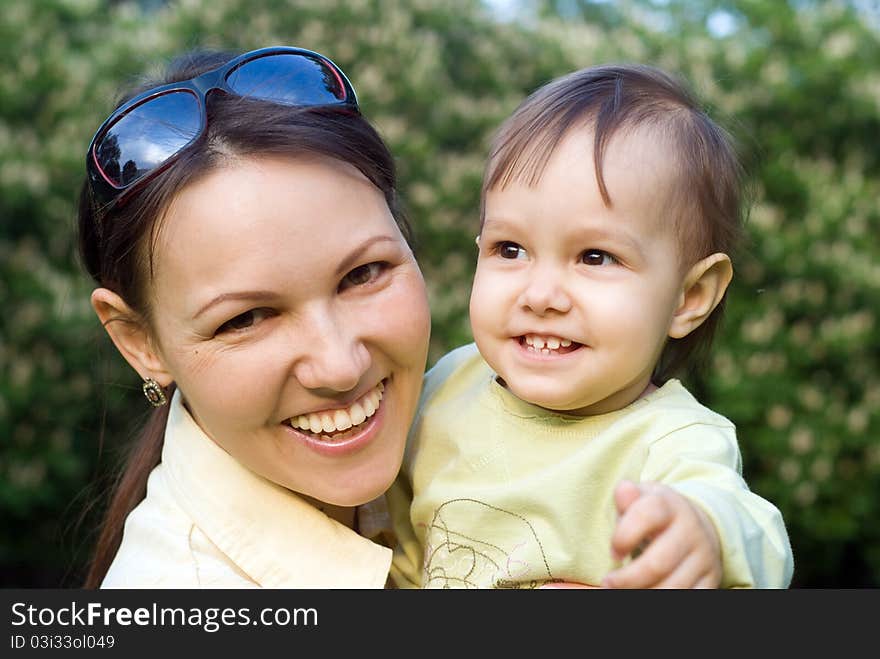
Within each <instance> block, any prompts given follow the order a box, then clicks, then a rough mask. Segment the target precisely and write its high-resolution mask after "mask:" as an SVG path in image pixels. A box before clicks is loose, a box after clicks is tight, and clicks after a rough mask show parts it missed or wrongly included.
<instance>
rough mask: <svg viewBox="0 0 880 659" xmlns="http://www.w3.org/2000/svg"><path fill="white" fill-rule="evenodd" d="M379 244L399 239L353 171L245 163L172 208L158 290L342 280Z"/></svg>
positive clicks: (373, 192)
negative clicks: (365, 247)
mask: <svg viewBox="0 0 880 659" xmlns="http://www.w3.org/2000/svg"><path fill="white" fill-rule="evenodd" d="M377 234H390V235H392V236H394V237H395V238H397V237H398V236H399V235H400V234H399V231H398V230H397V226H396V224H395V222H394V219H393V217H392V216H391V213H390V211H389V209H388V206H387V204H386V202H385V197H384V195H383V194H382V192H381V191H380V190H378V189H377V188H376V187H375V186H374V185H372V184H371V183H370V182H369V181H368V180H367V179H366V178H365V177H364V176H363V175H362V174H361V173H360V172H359V171H357V170H356V169H355V168H353V167H351V166H346V165H345V164H343V163H338V164H337V163H336V162H335V161H328V160H327V159H309V160H303V159H297V160H281V159H265V158H263V159H259V160H239V161H235V162H234V163H233V164H231V165H230V166H225V167H222V168H220V169H217V170H215V171H213V172H211V173H210V174H208V175H206V176H204V177H202V178H200V179H199V180H198V181H195V182H193V183H192V184H190V185H188V186H187V187H186V188H184V189H183V190H182V191H181V192H180V193H179V194H178V195H177V196H176V198H175V199H174V200H173V202H172V203H171V205H170V206H169V209H168V212H167V213H166V215H165V217H164V220H163V227H162V230H161V233H160V235H158V236H157V240H156V243H155V250H154V263H155V276H156V281H155V283H156V285H157V286H160V287H161V286H162V285H163V283H172V282H173V283H174V286H175V287H176V288H177V289H178V290H180V289H181V288H182V287H184V286H186V285H194V286H195V285H204V284H206V283H210V282H221V283H225V282H232V281H234V280H236V279H242V278H251V279H253V278H257V279H260V278H262V279H272V278H273V273H278V274H282V273H283V274H284V275H285V276H288V277H289V276H299V277H305V276H311V275H315V274H320V273H324V272H328V273H330V272H335V271H336V269H337V267H338V262H339V260H340V259H342V258H344V257H345V255H347V254H348V253H349V252H350V251H351V249H352V248H354V247H355V246H357V245H358V244H360V243H361V242H362V241H364V240H367V239H369V238H370V237H372V236H374V235H377ZM400 239H401V240H402V238H400ZM212 285H213V284H212Z"/></svg>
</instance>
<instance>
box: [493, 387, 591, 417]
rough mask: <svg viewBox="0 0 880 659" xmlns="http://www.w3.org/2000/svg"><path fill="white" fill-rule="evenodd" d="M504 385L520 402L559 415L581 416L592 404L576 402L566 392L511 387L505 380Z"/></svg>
mask: <svg viewBox="0 0 880 659" xmlns="http://www.w3.org/2000/svg"><path fill="white" fill-rule="evenodd" d="M502 383H503V384H504V385H505V386H506V387H507V389H509V390H510V391H511V393H513V394H514V395H515V396H516V397H517V398H519V399H520V400H523V401H525V402H527V403H531V404H532V405H537V406H538V407H543V408H544V409H545V410H548V411H550V412H556V413H558V414H573V415H576V416H580V414H579V413H578V410H579V409H581V408H583V407H587V406H588V405H589V404H590V403H591V401H579V400H576V399H574V398H573V397H572V396H571V394H570V393H569V392H566V391H561V392H553V391H547V390H546V389H540V388H538V389H533V388H530V387H521V386H516V385H514V386H511V385H510V384H509V383H508V382H507V381H506V380H503V378H502Z"/></svg>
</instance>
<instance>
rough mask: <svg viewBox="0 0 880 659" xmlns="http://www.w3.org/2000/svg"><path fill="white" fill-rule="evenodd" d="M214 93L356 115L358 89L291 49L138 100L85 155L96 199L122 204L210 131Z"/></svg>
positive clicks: (321, 61) (323, 61)
mask: <svg viewBox="0 0 880 659" xmlns="http://www.w3.org/2000/svg"><path fill="white" fill-rule="evenodd" d="M213 90H219V91H222V92H226V93H228V94H233V95H235V96H241V97H246V98H252V99H256V100H261V101H270V102H272V103H278V104H281V105H289V106H294V107H302V108H322V109H324V108H327V109H339V110H342V111H347V112H352V113H355V114H356V113H358V112H359V110H358V104H357V97H356V96H355V92H354V88H353V87H352V85H351V82H349V80H348V78H347V77H346V76H345V74H344V73H343V72H342V70H341V69H340V68H339V67H338V66H336V65H335V64H334V63H333V62H331V61H330V60H329V59H327V58H326V57H324V56H323V55H321V54H319V53H316V52H313V51H310V50H305V49H303V48H292V47H272V48H262V49H260V50H254V51H251V52H249V53H245V54H243V55H239V56H238V57H236V58H234V59H232V60H230V61H229V62H227V63H226V64H224V65H223V66H220V67H217V68H216V69H213V70H211V71H208V72H206V73H203V74H202V75H200V76H197V77H195V78H191V79H190V80H183V81H181V82H174V83H171V84H168V85H162V86H160V87H155V88H153V89H151V90H149V91H147V92H144V93H143V94H139V95H138V96H136V97H134V98H132V99H131V100H129V101H127V102H126V103H124V104H123V105H121V106H120V107H119V108H117V109H116V110H115V111H114V112H113V114H111V115H110V117H109V118H108V119H107V120H106V121H105V122H104V123H103V124H101V127H100V128H99V129H98V131H97V132H96V133H95V136H94V137H93V138H92V143H91V144H90V145H89V151H88V154H87V156H86V171H87V174H88V178H89V184H90V186H91V189H92V196H93V200H94V201H95V202H96V203H98V204H99V205H101V206H102V207H105V208H106V207H108V206H109V205H111V204H115V203H119V202H120V201H122V200H123V198H124V197H125V196H126V195H128V194H129V193H131V192H132V191H133V190H134V189H135V188H136V187H137V186H139V185H141V184H143V183H145V182H146V181H148V180H149V179H150V178H152V177H153V176H155V175H156V174H158V173H159V172H160V171H162V170H163V169H164V168H165V167H166V166H168V165H169V164H171V163H172V162H173V161H174V159H175V158H176V157H177V156H178V155H180V153H181V151H183V150H184V149H186V148H187V147H188V146H189V145H191V144H192V143H193V142H195V141H196V140H198V139H199V138H200V137H201V136H202V135H203V134H204V132H205V127H206V125H207V112H206V108H205V99H206V97H207V94H208V93H209V92H211V91H213Z"/></svg>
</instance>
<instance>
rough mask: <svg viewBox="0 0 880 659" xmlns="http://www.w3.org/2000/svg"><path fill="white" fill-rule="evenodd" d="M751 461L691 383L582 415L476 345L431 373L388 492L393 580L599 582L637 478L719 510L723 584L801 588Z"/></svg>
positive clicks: (440, 583) (482, 584)
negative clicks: (625, 488) (527, 389)
mask: <svg viewBox="0 0 880 659" xmlns="http://www.w3.org/2000/svg"><path fill="white" fill-rule="evenodd" d="M741 470H742V464H741V457H740V451H739V447H738V445H737V441H736V434H735V430H734V426H733V424H732V423H731V422H730V421H729V420H727V419H726V418H724V417H723V416H721V415H719V414H716V413H715V412H712V411H711V410H709V409H707V408H705V407H703V406H702V405H700V404H699V403H698V402H697V401H696V400H695V399H694V398H693V396H691V395H690V394H689V393H688V392H687V391H686V390H685V388H684V387H683V386H682V385H681V383H680V382H678V381H677V380H671V381H669V382H667V383H666V384H665V385H664V386H663V387H661V388H660V389H658V390H656V391H654V392H653V393H651V394H649V395H648V396H646V397H645V398H642V399H639V400H637V401H635V402H633V403H632V404H630V405H629V406H627V407H626V408H624V409H621V410H618V411H615V412H610V413H608V414H601V415H596V416H591V417H576V416H572V415H566V414H561V413H553V412H550V411H548V410H545V409H543V408H540V407H537V406H535V405H531V404H529V403H526V402H524V401H522V400H520V399H519V398H517V397H516V396H514V395H513V394H512V393H511V392H510V391H508V390H507V389H505V388H504V387H502V386H501V385H500V384H498V382H497V381H496V379H495V374H494V373H493V372H492V370H491V369H490V368H489V366H488V365H487V364H486V362H485V361H484V360H483V359H482V358H481V357H480V355H479V353H478V352H477V350H476V347H475V346H473V345H470V346H465V347H463V348H460V349H458V350H455V351H453V352H452V353H450V354H449V355H447V356H445V357H444V358H443V359H441V360H440V361H439V362H438V364H437V365H436V366H435V367H434V368H433V369H431V371H430V372H429V373H428V374H427V376H426V379H425V388H424V391H423V394H422V400H421V404H420V407H419V413H418V414H417V416H416V420H415V424H414V425H413V429H412V434H411V437H410V444H409V446H408V449H407V454H406V457H405V459H404V468H403V471H402V473H401V477H400V478H399V479H398V481H397V482H396V483H395V485H394V487H393V488H392V491H391V492H389V495H388V496H389V503H390V504H391V507H392V518H393V519H394V522H395V531H396V533H397V535H398V538H399V539H400V541H401V545H400V547H399V548H398V549H397V550H396V552H395V559H394V566H393V568H392V576H393V577H394V580H395V581H396V583H397V584H398V585H399V586H401V587H414V586H419V585H422V586H424V587H429V588H435V587H436V588H443V587H452V588H457V587H463V588H487V587H494V588H528V587H535V586H538V585H541V584H544V583H547V582H552V581H557V580H562V581H575V582H579V583H584V584H592V585H598V584H599V583H600V582H601V580H602V578H603V577H604V576H605V575H606V574H607V573H608V572H610V571H611V570H612V569H614V568H615V567H618V564H616V563H615V562H614V561H613V560H612V557H611V536H612V533H613V531H614V527H615V524H616V521H617V514H616V509H615V506H614V499H613V492H614V488H615V486H616V485H617V484H618V483H619V482H620V481H621V480H622V479H630V480H632V481H635V482H640V481H656V482H660V483H664V484H666V485H669V486H670V487H673V488H675V489H676V490H677V491H679V492H680V493H682V494H683V495H685V496H687V497H688V498H689V499H690V500H691V501H693V502H694V503H695V504H697V505H699V506H700V507H701V508H702V509H703V510H704V511H705V512H706V513H707V514H708V516H709V517H710V519H711V520H712V521H713V522H714V524H715V528H716V530H717V531H718V535H719V539H720V541H721V546H722V559H723V570H724V572H723V582H722V586H726V587H749V586H754V587H787V586H788V585H789V583H790V581H791V576H792V570H793V560H792V554H791V546H790V544H789V540H788V535H787V533H786V530H785V526H784V524H783V521H782V516H781V514H780V513H779V511H778V510H777V509H776V507H775V506H773V505H772V504H770V503H769V502H768V501H766V500H764V499H762V498H761V497H759V496H757V495H755V494H754V493H752V492H751V491H749V488H748V486H747V485H746V483H745V481H744V480H743V478H742V476H741ZM413 493H414V495H413ZM410 504H411V505H410Z"/></svg>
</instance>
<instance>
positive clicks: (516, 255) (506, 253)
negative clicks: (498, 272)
mask: <svg viewBox="0 0 880 659" xmlns="http://www.w3.org/2000/svg"><path fill="white" fill-rule="evenodd" d="M496 250H497V252H498V256H500V257H501V258H502V259H524V258H526V250H525V249H523V248H522V247H520V246H519V245H517V244H516V243H513V242H510V241H504V242H502V243H498V247H497V248H496Z"/></svg>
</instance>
